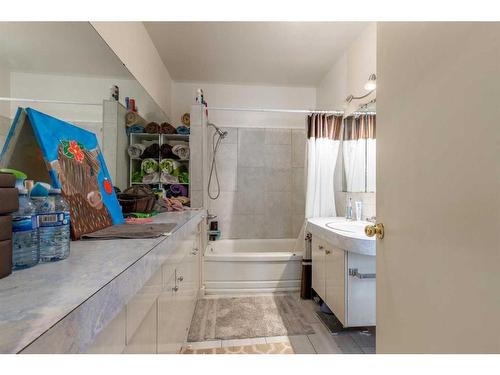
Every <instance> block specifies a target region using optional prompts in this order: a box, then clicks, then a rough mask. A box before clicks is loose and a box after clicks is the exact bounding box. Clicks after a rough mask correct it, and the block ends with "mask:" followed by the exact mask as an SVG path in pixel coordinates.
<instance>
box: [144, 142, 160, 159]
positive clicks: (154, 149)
mask: <svg viewBox="0 0 500 375" xmlns="http://www.w3.org/2000/svg"><path fill="white" fill-rule="evenodd" d="M158 156H160V146H158V143H152V144H150V145H149V146H148V147H146V149H145V150H144V152H143V153H142V154H141V158H143V159H147V158H154V159H157V158H158Z"/></svg>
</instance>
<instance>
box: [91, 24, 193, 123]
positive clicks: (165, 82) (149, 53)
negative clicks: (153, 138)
mask: <svg viewBox="0 0 500 375" xmlns="http://www.w3.org/2000/svg"><path fill="white" fill-rule="evenodd" d="M91 24H92V26H93V27H94V28H95V29H96V31H97V32H98V33H99V34H100V35H101V37H102V38H103V39H104V41H105V42H106V43H107V44H108V45H109V47H110V48H111V49H112V50H113V52H114V53H115V54H116V55H117V56H118V58H119V59H120V60H121V61H122V62H123V64H124V65H125V66H126V67H127V68H128V70H129V71H130V73H132V75H133V76H134V77H135V78H136V79H137V80H138V81H139V83H140V84H141V85H142V86H143V87H144V88H145V89H146V91H147V92H148V93H149V95H151V97H152V98H153V99H154V100H155V101H156V102H157V103H158V105H159V106H160V107H161V108H162V109H163V111H164V112H165V114H166V115H167V116H169V117H170V116H171V107H170V106H171V98H172V79H171V77H170V74H169V72H168V70H167V68H166V67H165V65H164V64H163V61H162V60H161V58H160V55H159V54H158V51H157V50H156V47H155V45H154V44H153V41H152V40H151V38H150V37H149V34H148V32H147V30H146V28H145V27H144V24H143V23H142V22H91ZM188 112H189V111H188Z"/></svg>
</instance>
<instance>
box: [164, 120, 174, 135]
mask: <svg viewBox="0 0 500 375" xmlns="http://www.w3.org/2000/svg"><path fill="white" fill-rule="evenodd" d="M160 133H162V134H176V133H177V130H176V129H175V127H173V126H172V125H170V124H169V123H168V122H162V123H161V125H160Z"/></svg>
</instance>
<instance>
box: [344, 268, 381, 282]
mask: <svg viewBox="0 0 500 375" xmlns="http://www.w3.org/2000/svg"><path fill="white" fill-rule="evenodd" d="M349 276H352V277H357V278H358V279H375V278H376V274H375V273H359V272H358V269H357V268H349Z"/></svg>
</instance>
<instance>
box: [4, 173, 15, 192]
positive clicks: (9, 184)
mask: <svg viewBox="0 0 500 375" xmlns="http://www.w3.org/2000/svg"><path fill="white" fill-rule="evenodd" d="M14 186H16V176H14V175H13V174H12V173H1V172H0V188H13V187H14Z"/></svg>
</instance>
